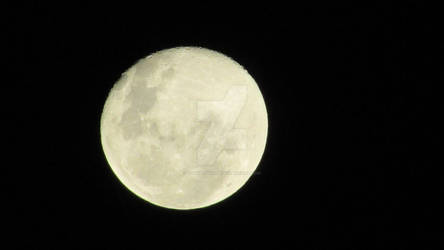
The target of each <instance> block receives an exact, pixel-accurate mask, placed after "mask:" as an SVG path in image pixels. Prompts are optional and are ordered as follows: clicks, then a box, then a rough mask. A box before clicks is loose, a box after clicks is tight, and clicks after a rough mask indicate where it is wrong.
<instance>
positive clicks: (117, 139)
mask: <svg viewBox="0 0 444 250" xmlns="http://www.w3.org/2000/svg"><path fill="white" fill-rule="evenodd" d="M267 130H268V118H267V111H266V107H265V103H264V99H263V97H262V94H261V92H260V90H259V87H258V86H257V84H256V82H255V80H254V79H253V78H252V77H251V76H250V74H249V73H248V72H247V71H246V70H245V69H244V68H243V67H242V66H241V65H239V64H238V63H237V62H235V61H234V60H233V59H231V58H230V57H228V56H225V55H223V54H221V53H219V52H216V51H213V50H209V49H205V48H198V47H177V48H171V49H166V50H161V51H158V52H156V53H154V54H151V55H149V56H147V57H145V58H143V59H141V60H139V61H138V62H137V63H135V65H133V66H132V67H130V68H129V69H128V70H127V71H126V72H124V73H123V74H122V76H121V78H120V79H119V80H118V81H117V82H116V83H115V84H114V86H113V88H112V89H111V91H110V93H109V95H108V98H107V99H106V102H105V105H104V108H103V112H102V116H101V124H100V134H101V142H102V147H103V151H104V153H105V156H106V159H107V161H108V163H109V165H110V167H111V169H112V171H113V172H114V173H115V175H116V176H117V177H118V179H119V180H120V181H121V182H122V183H123V184H124V185H125V186H126V187H127V188H128V189H129V190H130V191H131V192H133V193H134V194H136V195H137V196H139V197H141V198H142V199H144V200H146V201H148V202H150V203H152V204H155V205H158V206H161V207H165V208H171V209H195V208H202V207H207V206H210V205H212V204H215V203H218V202H220V201H222V200H224V199H226V198H227V197H229V196H230V195H232V194H233V193H235V192H236V191H237V190H239V189H240V188H241V187H242V186H243V185H244V184H245V183H246V182H247V180H248V179H249V178H250V177H251V176H252V175H253V174H254V172H255V170H256V168H257V166H258V165H259V162H260V160H261V157H262V155H263V153H264V149H265V144H266V140H267Z"/></svg>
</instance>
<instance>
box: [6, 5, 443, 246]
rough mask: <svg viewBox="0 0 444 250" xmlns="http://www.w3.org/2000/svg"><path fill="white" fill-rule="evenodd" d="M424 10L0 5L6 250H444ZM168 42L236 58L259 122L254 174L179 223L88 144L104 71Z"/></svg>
mask: <svg viewBox="0 0 444 250" xmlns="http://www.w3.org/2000/svg"><path fill="white" fill-rule="evenodd" d="M438 11H439V9H436V8H435V7H434V6H426V5H424V4H418V3H414V2H412V1H404V3H403V4H402V5H394V4H389V1H387V2H386V3H385V4H384V5H379V6H378V5H376V4H374V5H372V6H356V4H344V5H343V6H340V5H339V4H338V3H336V2H335V6H334V7H333V6H328V5H325V4H324V5H319V6H315V5H313V6H300V5H299V6H273V5H271V6H270V5H260V4H258V3H254V4H250V5H247V4H245V5H244V6H241V5H240V4H239V3H238V4H235V5H228V4H226V3H223V4H222V3H208V4H206V5H183V6H179V5H177V4H175V3H168V4H166V6H155V5H153V4H152V3H148V2H146V3H145V4H144V5H140V4H139V5H138V4H129V3H127V4H123V3H118V4H114V5H113V4H112V3H106V4H104V5H99V4H96V5H94V4H86V5H81V4H76V5H68V4H66V3H59V4H57V5H50V4H47V5H44V4H40V3H37V2H30V3H29V4H22V5H19V6H8V8H6V15H5V16H4V17H5V18H6V20H5V23H6V24H7V27H6V29H5V30H4V32H3V33H4V38H5V40H6V41H7V45H6V52H7V53H6V54H5V56H4V59H5V60H6V62H7V63H8V66H7V67H6V69H7V79H10V80H8V81H9V83H7V82H5V83H4V84H3V88H2V89H3V91H2V94H3V97H4V98H3V100H5V101H6V102H5V104H4V105H3V112H4V113H3V114H4V116H3V119H4V120H3V123H4V124H6V125H7V126H8V129H7V130H5V132H4V138H5V140H4V141H5V144H6V145H8V149H12V150H11V153H9V151H7V154H6V157H7V158H8V159H9V158H11V161H7V162H9V163H8V164H5V165H3V164H2V165H3V166H2V167H3V169H4V171H3V174H2V177H3V178H2V179H3V180H4V181H3V183H4V184H6V185H5V188H4V190H5V191H6V194H5V195H4V198H3V199H2V207H4V208H6V209H7V210H6V213H5V214H4V216H3V217H4V222H5V223H3V225H4V226H3V228H7V231H8V233H7V234H6V235H4V237H5V239H9V240H11V241H12V243H13V245H11V246H13V247H12V248H14V247H16V248H21V247H27V248H41V249H66V248H68V247H75V248H77V249H84V248H107V249H111V248H116V249H126V248H133V247H134V248H137V249H139V248H154V247H155V245H156V244H160V245H159V246H163V247H164V248H167V249H169V248H171V247H173V246H178V247H181V248H187V247H191V248H192V249H211V248H213V247H220V246H224V248H228V249H240V248H243V247H244V246H245V247H248V248H249V249H250V248H253V247H256V248H257V247H259V246H266V245H269V246H270V247H273V248H272V249H278V248H282V247H284V246H286V247H288V248H289V247H293V248H295V249H380V248H384V247H387V248H390V249H407V248H415V249H416V248H420V249H438V248H439V246H440V247H444V245H443V243H442V238H443V231H444V230H443V229H442V225H443V222H444V220H443V216H442V211H443V208H444V206H443V205H442V204H441V199H442V195H443V188H444V186H443V185H444V184H443V182H442V180H443V173H442V171H441V168H442V166H443V164H442V163H443V161H442V157H441V152H442V151H441V150H442V149H440V148H442V126H441V125H442V120H443V113H442V112H443V103H442V94H441V91H440V89H438V87H439V85H440V84H441V83H442V48H443V40H442V39H441V36H440V34H441V33H442V26H441V25H440V21H441V20H439V19H440V18H439V17H440V14H439V13H436V12H438ZM175 46H202V47H206V48H209V49H213V50H216V51H220V52H222V53H224V54H226V55H228V56H230V57H232V58H233V59H235V60H236V61H238V62H239V63H240V64H241V65H243V66H244V67H245V68H246V69H247V70H248V71H249V72H250V74H251V75H252V76H253V77H254V78H255V79H256V81H257V83H258V85H259V87H260V89H261V91H262V93H263V96H264V99H265V102H266V105H267V109H268V112H269V138H268V141H267V147H266V151H265V154H264V156H263V159H262V162H261V164H260V165H259V167H258V174H256V175H253V176H252V178H251V179H250V180H249V181H248V183H247V184H246V185H245V186H244V187H243V188H242V189H241V190H240V191H238V192H237V193H235V194H234V195H233V196H231V197H230V198H229V199H227V200H225V201H223V202H221V203H219V204H216V205H213V206H211V207H208V208H205V209H199V210H193V211H176V210H167V209H163V208H160V207H156V206H154V205H151V204H149V203H147V202H145V201H143V200H141V199H139V198H137V197H136V196H135V195H133V194H132V193H131V192H129V191H128V190H127V189H125V188H124V186H123V185H122V184H121V183H120V182H119V181H118V179H117V178H116V177H115V176H114V174H113V173H112V171H111V169H110V168H109V167H108V165H107V162H106V160H105V157H104V154H103V151H102V148H101V144H100V136H99V135H100V134H99V133H100V130H99V119H100V114H101V111H102V108H103V104H104V102H105V98H106V96H107V94H108V92H109V90H110V88H111V87H112V85H113V84H114V82H115V81H116V80H117V79H118V78H119V77H120V74H121V73H122V72H124V71H125V70H126V69H127V68H128V67H130V66H131V65H132V64H133V63H135V62H136V61H137V60H138V59H140V58H142V57H144V56H146V55H149V54H151V53H153V52H155V51H158V50H161V49H166V48H170V47H175Z"/></svg>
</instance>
